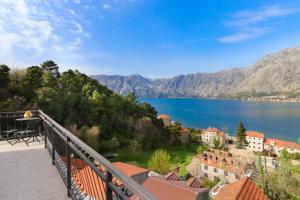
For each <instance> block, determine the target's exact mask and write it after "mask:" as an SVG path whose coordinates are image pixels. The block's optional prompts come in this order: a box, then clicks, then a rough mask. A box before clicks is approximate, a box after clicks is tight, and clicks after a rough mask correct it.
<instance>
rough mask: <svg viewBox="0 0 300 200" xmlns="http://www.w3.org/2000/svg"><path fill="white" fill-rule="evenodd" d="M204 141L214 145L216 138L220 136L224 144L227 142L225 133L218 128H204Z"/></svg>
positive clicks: (202, 135)
mask: <svg viewBox="0 0 300 200" xmlns="http://www.w3.org/2000/svg"><path fill="white" fill-rule="evenodd" d="M201 137H202V141H203V143H205V144H208V145H211V146H213V141H214V139H216V138H218V139H219V141H220V143H221V144H223V143H224V142H225V133H224V132H222V131H220V130H219V129H218V128H211V127H209V128H207V129H204V130H202V134H201Z"/></svg>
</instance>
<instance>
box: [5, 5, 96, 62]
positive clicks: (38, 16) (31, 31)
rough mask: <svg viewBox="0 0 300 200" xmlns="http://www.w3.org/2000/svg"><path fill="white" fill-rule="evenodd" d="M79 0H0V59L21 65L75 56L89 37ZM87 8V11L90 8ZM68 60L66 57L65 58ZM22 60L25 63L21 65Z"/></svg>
mask: <svg viewBox="0 0 300 200" xmlns="http://www.w3.org/2000/svg"><path fill="white" fill-rule="evenodd" d="M79 3H80V4H83V2H80V1H79V0H72V1H70V0H53V1H51V3H49V2H48V1H47V0H41V1H27V0H13V1H12V0H0V61H1V63H6V64H9V65H13V66H18V67H26V65H25V64H28V63H32V64H38V63H40V62H42V61H43V60H44V59H54V60H56V59H57V58H60V57H61V53H62V52H63V55H64V56H65V57H69V58H74V57H76V56H78V55H81V53H80V51H81V44H82V42H83V41H84V40H87V39H88V38H90V33H89V32H88V31H86V28H85V26H87V24H88V22H87V20H86V19H85V17H84V15H83V14H82V13H81V12H80V10H78V9H77V8H76V7H73V6H72V9H70V7H71V6H69V5H71V4H74V5H75V4H79ZM87 12H88V11H87ZM65 62H67V61H65ZM20 63H24V65H21V64H20Z"/></svg>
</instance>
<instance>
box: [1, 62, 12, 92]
mask: <svg viewBox="0 0 300 200" xmlns="http://www.w3.org/2000/svg"><path fill="white" fill-rule="evenodd" d="M9 71H10V69H9V67H8V66H6V65H0V86H1V88H2V87H3V88H4V87H6V86H7V85H8V83H9V81H10V79H9Z"/></svg>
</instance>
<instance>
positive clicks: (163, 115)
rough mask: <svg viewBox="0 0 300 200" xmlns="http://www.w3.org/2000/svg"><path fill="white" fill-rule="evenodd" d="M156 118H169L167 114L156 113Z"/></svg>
mask: <svg viewBox="0 0 300 200" xmlns="http://www.w3.org/2000/svg"><path fill="white" fill-rule="evenodd" d="M157 118H158V119H170V117H169V115H166V114H161V115H158V117H157Z"/></svg>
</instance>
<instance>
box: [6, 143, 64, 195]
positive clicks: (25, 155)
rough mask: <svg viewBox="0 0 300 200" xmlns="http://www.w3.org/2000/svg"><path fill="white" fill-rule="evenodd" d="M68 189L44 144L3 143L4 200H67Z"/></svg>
mask: <svg viewBox="0 0 300 200" xmlns="http://www.w3.org/2000/svg"><path fill="white" fill-rule="evenodd" d="M64 199H69V198H68V197H67V189H66V187H65V185H64V183H63V181H62V179H61V177H60V175H59V173H58V171H57V169H56V167H55V166H53V165H52V162H51V157H50V155H49V153H48V151H47V150H46V149H45V148H44V144H43V142H41V143H38V142H36V143H31V144H30V145H29V146H26V145H25V144H24V143H20V144H16V145H14V146H11V145H10V144H8V143H7V142H6V141H1V142H0V200H64Z"/></svg>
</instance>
